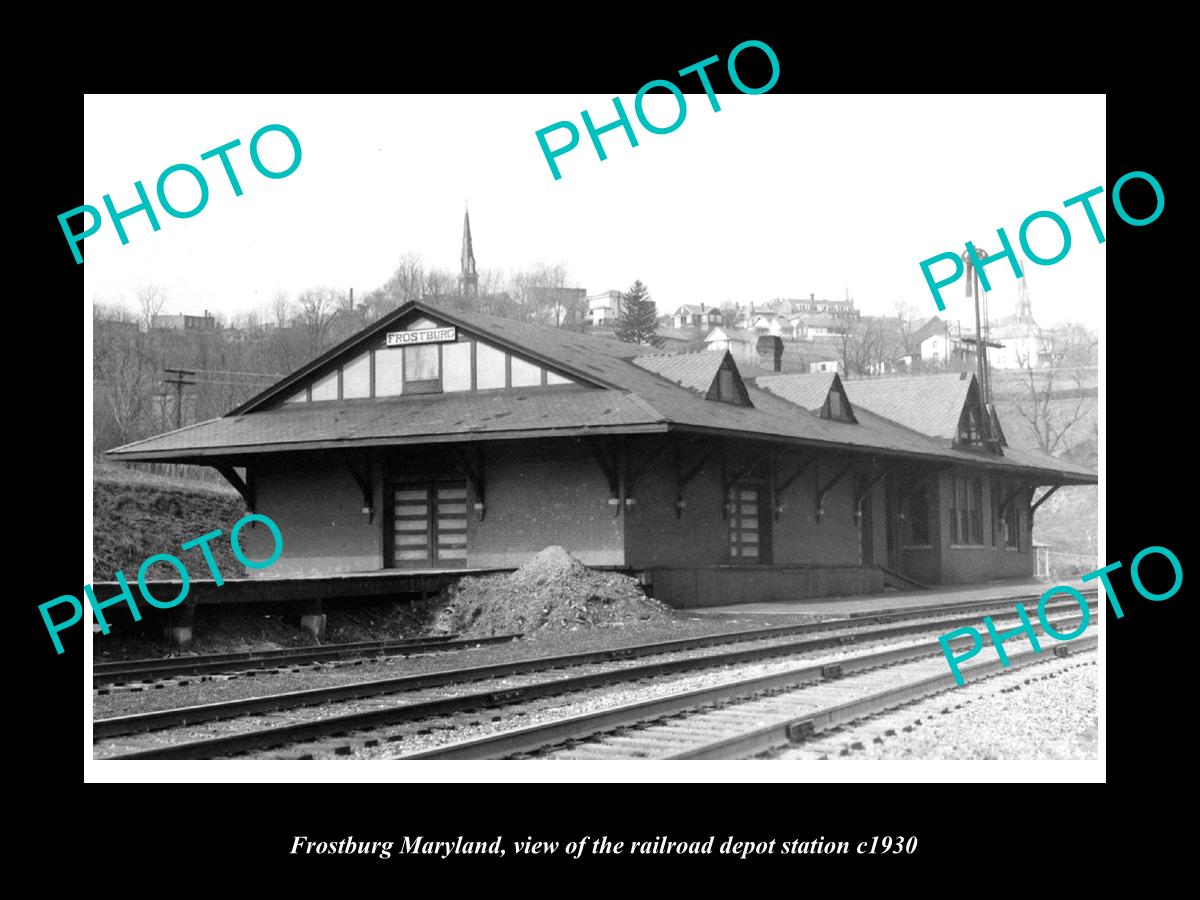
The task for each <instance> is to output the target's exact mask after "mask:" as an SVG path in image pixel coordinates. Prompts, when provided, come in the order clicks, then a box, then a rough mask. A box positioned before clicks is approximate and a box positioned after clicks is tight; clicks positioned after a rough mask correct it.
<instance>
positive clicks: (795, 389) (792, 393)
mask: <svg viewBox="0 0 1200 900" xmlns="http://www.w3.org/2000/svg"><path fill="white" fill-rule="evenodd" d="M837 377H838V376H837V373H836V372H812V373H807V374H803V375H774V374H772V375H759V376H758V377H757V378H755V379H754V383H755V384H756V385H758V386H759V387H760V388H762V389H763V390H764V391H770V392H771V393H772V394H775V395H776V396H779V397H782V398H783V399H784V400H786V401H788V403H794V404H795V405H796V406H799V407H801V408H802V409H807V410H808V411H809V412H816V411H818V410H819V409H820V408H821V407H822V406H823V405H824V404H825V398H827V397H828V396H829V388H830V386H831V385H832V384H833V382H834V380H835V379H836V378H837Z"/></svg>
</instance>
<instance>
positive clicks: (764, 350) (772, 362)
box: [758, 334, 783, 372]
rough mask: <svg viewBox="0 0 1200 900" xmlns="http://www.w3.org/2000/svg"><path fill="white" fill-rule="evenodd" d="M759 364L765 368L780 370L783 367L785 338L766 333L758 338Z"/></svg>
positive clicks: (774, 370) (773, 370)
mask: <svg viewBox="0 0 1200 900" xmlns="http://www.w3.org/2000/svg"><path fill="white" fill-rule="evenodd" d="M758 364H759V365H760V366H762V367H763V368H764V369H770V370H771V371H772V372H778V371H780V370H781V368H782V367H783V338H781V337H779V336H778V335H774V334H764V335H763V336H762V337H760V338H759V339H758Z"/></svg>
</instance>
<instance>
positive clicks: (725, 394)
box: [717, 369, 741, 403]
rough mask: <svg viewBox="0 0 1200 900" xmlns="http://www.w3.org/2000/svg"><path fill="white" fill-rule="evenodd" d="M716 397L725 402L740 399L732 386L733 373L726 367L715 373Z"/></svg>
mask: <svg viewBox="0 0 1200 900" xmlns="http://www.w3.org/2000/svg"><path fill="white" fill-rule="evenodd" d="M717 399H718V400H722V401H724V402H725V403H733V402H736V401H738V400H739V399H741V398H739V397H738V395H737V392H736V391H735V389H734V386H733V373H732V372H730V371H729V370H728V369H722V370H721V371H720V372H718V373H717Z"/></svg>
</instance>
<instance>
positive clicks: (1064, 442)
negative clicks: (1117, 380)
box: [1014, 326, 1096, 456]
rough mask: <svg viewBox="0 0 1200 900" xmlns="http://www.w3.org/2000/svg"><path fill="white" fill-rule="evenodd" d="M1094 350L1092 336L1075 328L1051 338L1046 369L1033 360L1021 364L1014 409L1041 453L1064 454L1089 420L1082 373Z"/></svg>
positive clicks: (1081, 329)
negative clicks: (1018, 391) (1028, 428)
mask: <svg viewBox="0 0 1200 900" xmlns="http://www.w3.org/2000/svg"><path fill="white" fill-rule="evenodd" d="M1095 347H1096V338H1095V336H1094V335H1092V334H1090V333H1088V332H1087V331H1086V330H1085V329H1083V328H1081V327H1078V326H1075V327H1070V328H1068V329H1066V330H1064V331H1062V332H1060V333H1058V334H1056V335H1055V336H1054V341H1053V345H1052V347H1051V349H1050V352H1049V360H1048V362H1049V365H1048V366H1045V367H1038V362H1039V361H1038V360H1036V359H1025V360H1022V362H1023V363H1024V366H1023V369H1022V375H1021V383H1022V391H1021V393H1020V395H1019V396H1018V397H1017V398H1016V401H1015V404H1014V405H1015V406H1016V410H1017V414H1018V415H1019V416H1020V417H1021V418H1022V419H1023V420H1024V421H1025V422H1026V423H1028V425H1029V427H1030V430H1031V431H1032V432H1033V434H1034V437H1035V439H1036V440H1037V444H1038V449H1040V450H1041V451H1042V452H1043V453H1046V454H1049V455H1051V456H1056V455H1060V454H1062V453H1064V452H1066V451H1067V450H1068V449H1069V448H1070V446H1071V444H1072V443H1074V438H1075V436H1076V435H1078V434H1079V433H1080V432H1081V431H1082V428H1081V426H1082V425H1083V423H1084V422H1085V421H1086V420H1087V419H1088V418H1089V404H1088V400H1089V398H1090V396H1091V393H1090V392H1089V391H1087V390H1085V389H1084V387H1083V374H1082V373H1083V371H1085V370H1086V369H1087V367H1089V366H1090V364H1091V361H1092V359H1093V354H1094V352H1095Z"/></svg>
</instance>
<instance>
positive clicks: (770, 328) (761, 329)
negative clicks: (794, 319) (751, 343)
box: [750, 313, 792, 337]
mask: <svg viewBox="0 0 1200 900" xmlns="http://www.w3.org/2000/svg"><path fill="white" fill-rule="evenodd" d="M750 327H751V328H752V329H753V330H754V333H755V334H757V335H760V336H762V335H770V336H771V337H791V336H792V323H791V322H790V321H788V320H787V319H786V318H784V317H783V316H779V315H776V314H775V313H759V314H758V315H756V316H755V317H754V320H753V321H752V322H751V323H750Z"/></svg>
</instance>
